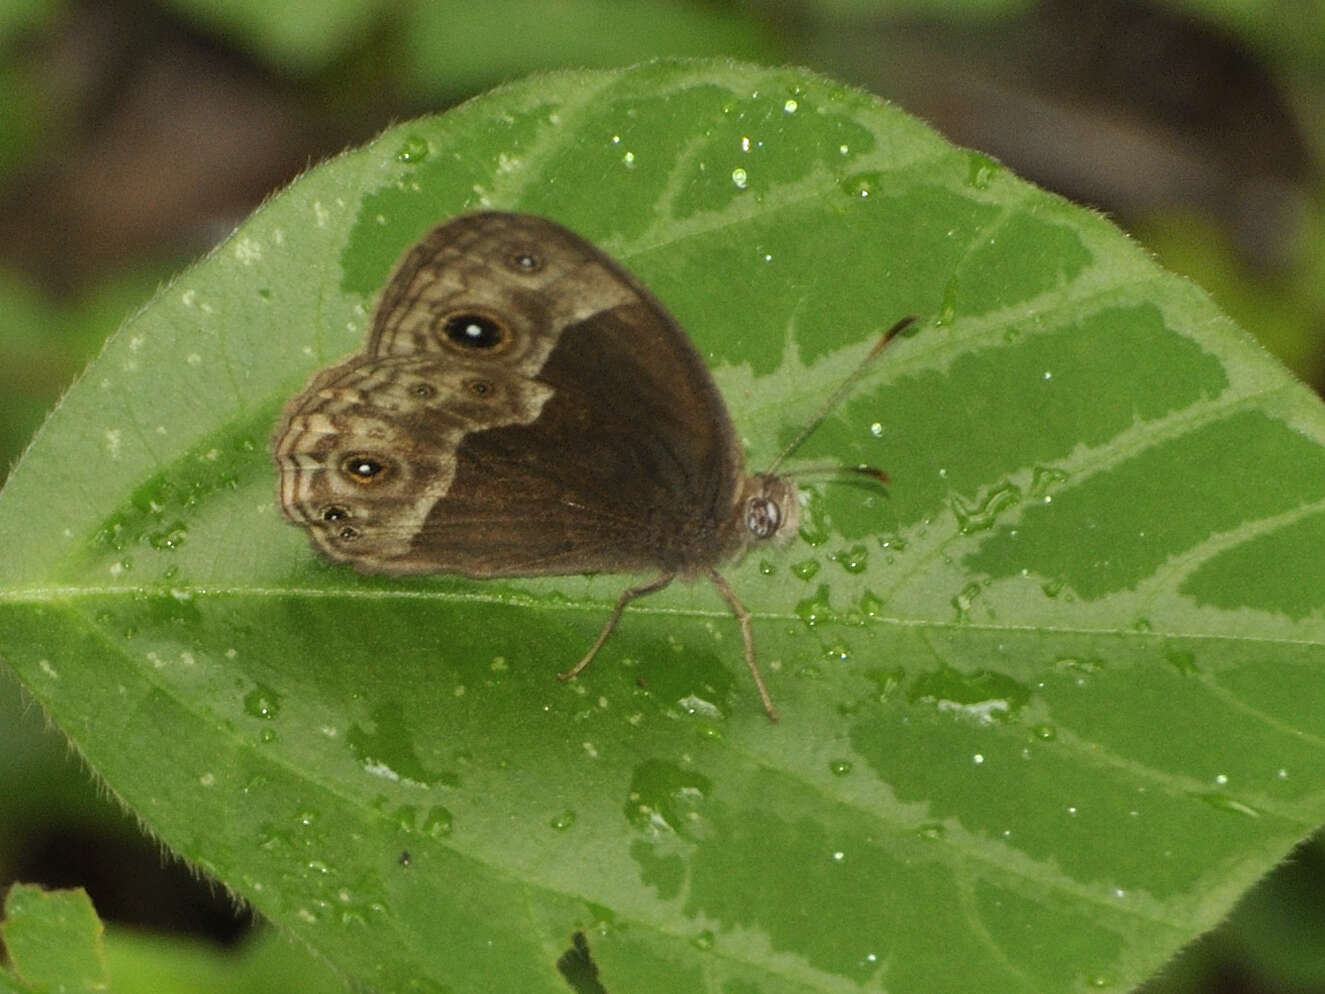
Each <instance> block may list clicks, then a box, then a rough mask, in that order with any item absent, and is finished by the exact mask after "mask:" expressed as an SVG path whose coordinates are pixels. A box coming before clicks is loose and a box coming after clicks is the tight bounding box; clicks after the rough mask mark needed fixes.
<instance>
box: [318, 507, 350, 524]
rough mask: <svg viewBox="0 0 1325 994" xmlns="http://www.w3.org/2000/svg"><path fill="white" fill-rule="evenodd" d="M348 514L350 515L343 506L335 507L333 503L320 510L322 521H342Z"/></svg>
mask: <svg viewBox="0 0 1325 994" xmlns="http://www.w3.org/2000/svg"><path fill="white" fill-rule="evenodd" d="M349 516H350V512H349V511H347V510H345V508H343V507H337V506H336V505H335V504H332V505H331V506H330V507H327V508H323V510H322V520H323V521H344V520H345V519H346V518H348V517H349Z"/></svg>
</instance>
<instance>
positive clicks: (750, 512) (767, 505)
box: [745, 496, 782, 538]
mask: <svg viewBox="0 0 1325 994" xmlns="http://www.w3.org/2000/svg"><path fill="white" fill-rule="evenodd" d="M781 524H782V510H781V508H779V507H778V505H777V501H775V500H772V499H771V498H769V497H763V496H759V497H751V498H750V499H749V500H748V501H746V502H745V527H746V529H747V530H748V531H749V532H750V534H751V535H753V536H754V537H755V538H768V536H770V535H772V534H773V533H774V532H775V531H777V530H778V528H779V527H780V526H781Z"/></svg>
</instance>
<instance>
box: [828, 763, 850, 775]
mask: <svg viewBox="0 0 1325 994" xmlns="http://www.w3.org/2000/svg"><path fill="white" fill-rule="evenodd" d="M828 772H829V773H831V774H832V775H833V776H835V777H844V776H846V775H847V774H848V773H850V772H851V760H849V759H834V760H832V761H831V762H830V763H829V764H828Z"/></svg>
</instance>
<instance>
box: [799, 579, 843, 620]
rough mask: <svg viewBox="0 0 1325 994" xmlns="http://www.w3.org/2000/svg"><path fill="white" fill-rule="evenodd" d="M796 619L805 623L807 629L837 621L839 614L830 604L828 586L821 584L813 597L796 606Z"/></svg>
mask: <svg viewBox="0 0 1325 994" xmlns="http://www.w3.org/2000/svg"><path fill="white" fill-rule="evenodd" d="M796 617H798V618H800V619H801V621H803V622H804V623H805V627H806V628H813V627H814V626H815V625H818V624H821V623H827V622H831V621H835V620H836V619H837V614H836V613H835V612H834V611H833V609H832V607H830V606H829V603H828V585H827V584H820V585H819V589H818V590H816V591H815V592H814V595H813V596H812V597H807V598H805V599H804V600H803V601H800V602H799V603H798V604H797V605H796Z"/></svg>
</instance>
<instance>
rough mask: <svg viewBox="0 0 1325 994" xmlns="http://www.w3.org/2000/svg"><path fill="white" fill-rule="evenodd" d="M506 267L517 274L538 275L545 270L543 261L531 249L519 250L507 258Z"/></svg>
mask: <svg viewBox="0 0 1325 994" xmlns="http://www.w3.org/2000/svg"><path fill="white" fill-rule="evenodd" d="M506 265H508V266H510V267H511V268H512V269H514V270H515V271H516V272H517V273H536V272H538V271H539V270H540V269H542V268H543V259H542V257H541V256H539V255H538V254H536V253H534V252H531V251H530V250H529V249H517V250H516V251H514V252H512V253H511V254H510V255H509V256H507V258H506Z"/></svg>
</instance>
